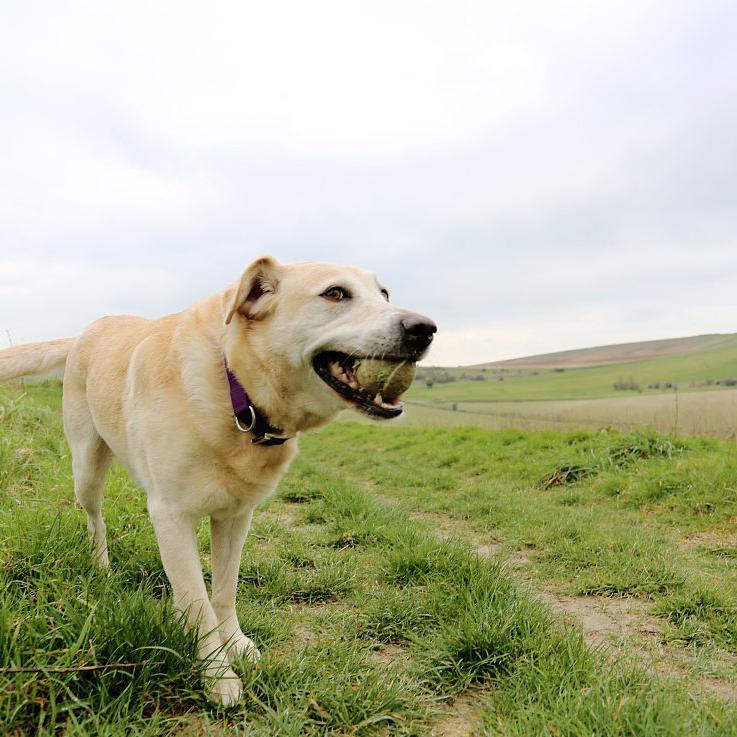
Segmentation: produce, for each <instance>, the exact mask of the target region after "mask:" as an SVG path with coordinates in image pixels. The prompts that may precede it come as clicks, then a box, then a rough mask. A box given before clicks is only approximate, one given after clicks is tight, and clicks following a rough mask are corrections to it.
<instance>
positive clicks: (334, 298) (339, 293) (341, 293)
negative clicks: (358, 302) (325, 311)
mask: <svg viewBox="0 0 737 737" xmlns="http://www.w3.org/2000/svg"><path fill="white" fill-rule="evenodd" d="M320 296H321V297H325V299H329V300H330V301H331V302H342V301H343V300H344V299H350V298H351V295H350V294H349V293H348V290H346V289H343V287H330V289H326V290H325V291H324V292H323V293H322V294H321V295H320Z"/></svg>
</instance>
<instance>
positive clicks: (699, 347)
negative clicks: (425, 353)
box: [471, 333, 737, 368]
mask: <svg viewBox="0 0 737 737" xmlns="http://www.w3.org/2000/svg"><path fill="white" fill-rule="evenodd" d="M731 343H737V333H713V334H711V335H695V336H692V337H688V338H670V339H666V340H648V341H642V342H639V343H620V344H616V345H602V346H595V347H593V348H581V349H578V350H572V351H558V352H555V353H544V354H541V355H537V356H524V357H522V358H512V359H508V360H506V361H492V362H490V363H481V364H477V365H474V366H472V367H471V368H579V367H583V366H603V365H606V364H613V363H627V362H629V361H642V360H647V359H653V358H662V357H664V356H683V355H687V354H690V353H699V352H701V351H708V350H711V349H713V348H718V347H720V346H723V345H725V344H731Z"/></svg>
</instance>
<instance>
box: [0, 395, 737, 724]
mask: <svg viewBox="0 0 737 737" xmlns="http://www.w3.org/2000/svg"><path fill="white" fill-rule="evenodd" d="M0 412H1V413H2V414H1V415H0V417H1V418H2V419H1V422H2V436H1V437H0V529H1V530H2V531H3V533H2V535H0V561H1V562H2V567H1V569H0V669H2V670H0V733H2V734H7V735H14V736H15V735H18V736H20V735H26V734H38V735H52V734H53V735H110V737H116V736H118V735H129V734H137V735H144V736H148V735H151V736H153V735H174V734H177V735H180V734H184V735H187V734H198V735H199V734H217V735H220V734H222V735H225V734H229V735H232V734H243V735H246V734H248V735H255V736H258V735H276V734H278V735H287V736H288V737H289V736H290V735H294V736H295V737H296V735H308V736H310V735H315V736H317V735H359V736H360V735H377V734H379V735H427V734H429V733H430V731H431V729H432V728H433V726H438V725H439V724H441V723H442V720H443V719H444V718H445V716H446V714H447V712H448V709H449V708H452V707H451V706H450V705H451V704H452V703H453V700H454V699H461V700H462V699H464V698H466V699H470V700H471V701H472V703H473V705H474V706H475V707H476V716H475V721H474V724H473V729H474V732H475V733H476V734H484V735H518V736H520V737H521V736H523V735H525V736H530V737H531V736H532V735H542V734H545V735H548V734H550V735H558V734H560V735H580V736H581V737H584V735H586V736H588V735H592V734H596V735H605V736H606V735H612V736H614V735H616V736H620V735H621V736H625V735H648V736H650V735H653V736H655V737H658V736H660V735H663V736H666V735H679V736H680V735H683V737H687V736H688V737H692V736H693V735H737V710H736V709H735V708H734V706H732V705H731V704H728V703H725V702H722V701H720V700H718V699H715V698H712V697H709V696H706V695H701V694H695V692H692V691H690V690H687V689H686V686H685V685H680V684H679V683H678V682H677V681H674V680H672V679H667V678H661V677H657V676H655V675H653V674H651V673H648V672H645V671H644V670H641V669H639V668H638V667H637V666H636V664H633V662H631V661H630V660H629V659H627V658H626V657H624V656H622V657H621V658H620V659H619V660H618V661H613V660H612V658H611V657H609V656H608V655H607V654H606V653H603V652H598V651H594V650H592V649H590V648H589V647H588V646H587V645H586V643H585V641H584V639H583V637H582V635H581V632H580V631H579V630H577V629H575V628H570V627H567V626H563V625H562V624H561V623H560V622H559V621H558V620H557V619H556V618H554V617H553V616H552V615H551V614H550V612H549V611H548V610H547V609H546V608H545V607H543V606H542V605H541V604H540V603H538V602H537V601H536V600H535V599H533V598H532V597H531V596H530V595H529V594H527V593H525V592H524V591H523V590H522V589H521V588H520V586H519V585H518V584H517V583H515V582H514V581H513V579H512V578H511V576H510V574H509V571H508V569H507V568H506V566H505V565H504V563H503V560H502V559H501V558H500V559H496V560H488V559H485V558H480V557H479V556H478V555H476V554H475V553H474V551H473V548H472V545H471V543H470V542H469V541H468V540H464V539H458V538H453V539H449V540H445V541H439V540H437V539H436V538H435V536H434V535H433V529H432V526H431V523H430V522H426V523H423V522H418V521H416V520H413V519H411V518H410V516H409V515H408V512H409V511H411V509H416V510H425V511H428V512H429V511H433V512H436V513H442V515H445V516H447V517H448V518H452V519H455V520H457V522H458V524H460V525H462V526H463V528H464V529H467V530H468V536H467V537H469V538H470V537H472V536H473V535H476V534H480V533H492V532H493V534H498V535H499V536H500V537H503V538H504V539H505V540H506V541H508V544H509V545H510V546H514V545H515V544H517V543H518V542H520V543H522V544H524V545H527V546H531V547H533V549H534V550H535V551H536V557H537V562H536V563H535V564H534V565H535V566H536V575H537V576H539V577H540V580H543V579H544V580H546V581H555V582H559V583H561V582H562V583H564V584H566V585H568V586H570V587H572V588H576V589H588V588H591V589H592V590H596V591H604V592H611V593H617V594H622V593H627V594H631V595H635V596H641V597H648V598H650V599H652V601H653V602H654V605H657V606H658V607H659V611H661V615H662V618H663V620H664V621H669V622H670V624H669V627H671V630H670V631H671V633H672V636H673V637H680V638H682V639H684V640H685V639H686V638H688V641H689V642H690V643H691V646H692V647H694V648H698V647H707V646H710V645H711V644H713V643H714V642H719V643H723V645H724V647H726V648H729V649H732V648H733V647H734V645H735V637H734V628H733V626H732V624H731V621H732V620H731V619H730V617H729V616H727V615H726V614H725V610H724V606H725V603H729V602H730V601H731V600H730V599H729V598H728V597H727V594H726V593H725V592H726V590H727V589H728V588H729V586H730V585H731V579H730V578H729V576H730V575H733V574H729V573H727V571H728V570H729V565H731V558H730V557H729V555H721V554H720V555H715V554H713V553H711V552H704V553H703V556H702V557H703V559H704V560H708V561H709V563H708V565H710V566H712V569H711V570H714V571H719V573H720V582H719V585H718V586H717V584H715V583H714V582H713V581H711V579H709V578H708V577H707V576H705V575H704V576H701V577H700V574H699V570H698V566H697V565H696V563H697V562H700V561H701V558H698V560H697V559H694V560H690V559H688V558H685V557H683V559H681V558H679V557H678V556H676V555H674V554H673V549H674V548H673V546H674V542H673V539H674V535H675V533H674V530H675V529H676V528H678V530H679V534H681V533H682V532H684V531H686V532H696V531H703V530H714V529H718V528H719V526H720V525H726V524H728V522H729V519H730V516H731V515H732V514H733V513H734V511H735V510H734V504H735V500H734V499H733V498H732V497H733V494H734V480H733V479H734V476H733V471H734V470H735V454H734V452H733V450H732V449H731V448H729V447H727V446H724V445H721V444H718V443H711V442H704V441H688V442H682V441H673V440H670V439H668V438H662V437H659V436H651V435H641V436H631V437H624V436H619V435H616V434H610V433H601V434H593V435H592V434H585V433H579V434H576V435H572V434H569V435H556V434H554V433H520V432H501V433H489V432H483V431H480V430H474V429H470V428H465V429H461V430H453V431H448V432H444V433H443V434H442V435H440V436H439V435H438V433H437V432H436V431H428V430H414V429H392V428H380V427H371V428H367V427H362V426H359V425H347V424H340V425H334V426H333V427H332V428H330V429H328V430H326V431H324V432H322V433H319V434H315V435H312V436H306V437H305V438H304V439H303V443H304V452H303V454H302V456H301V457H300V459H299V460H298V461H297V462H296V464H295V466H294V468H293V470H292V471H291V472H290V474H289V476H288V477H287V478H286V479H285V481H284V483H283V485H282V488H281V492H280V495H279V497H278V498H277V499H275V500H273V501H271V502H270V503H268V504H267V505H265V508H264V509H262V510H260V511H259V512H258V513H257V515H256V518H255V524H254V530H253V533H252V535H251V536H250V538H249V542H248V544H247V549H246V553H245V555H244V558H243V562H242V566H241V577H240V584H239V597H238V601H239V616H240V618H241V621H242V623H243V625H244V630H245V631H246V632H247V633H248V634H250V635H251V636H253V637H254V639H255V640H256V641H257V643H258V644H259V646H260V648H261V650H262V652H263V654H264V658H263V660H262V662H261V663H260V664H259V665H258V666H257V667H249V666H248V665H246V664H245V663H244V664H241V666H240V667H239V670H240V672H241V675H242V677H243V680H244V684H245V689H246V698H245V700H244V702H243V704H242V705H240V706H238V707H237V708H234V709H232V710H230V711H228V712H224V711H219V710H217V709H215V708H213V707H212V706H210V705H209V704H208V703H207V702H206V700H205V698H204V694H203V691H202V687H201V684H200V682H199V679H198V677H197V664H196V663H195V661H194V660H193V653H194V643H193V641H192V638H191V637H190V636H188V635H186V634H185V633H184V632H183V631H182V630H181V629H180V627H179V625H178V624H177V623H176V621H175V618H174V617H173V613H172V611H171V604H170V593H169V589H168V585H167V583H166V580H165V577H164V576H163V572H162V570H161V565H160V562H159V560H158V556H157V552H156V548H155V545H154V542H153V535H152V533H151V527H150V524H149V522H148V520H147V517H146V513H145V504H144V500H143V496H142V493H141V492H140V490H138V489H137V488H136V487H135V485H134V484H133V483H132V482H131V481H130V480H129V479H128V478H127V476H126V475H125V474H124V473H123V472H122V471H120V469H118V468H115V469H114V470H113V474H112V477H111V479H110V484H109V489H108V496H107V503H106V517H107V520H108V529H109V533H110V554H111V561H112V566H113V573H112V574H111V575H110V576H107V575H103V574H101V573H100V572H98V571H96V570H94V569H93V568H92V567H91V565H90V556H89V551H88V550H87V543H86V540H85V537H84V534H83V533H84V520H83V514H82V512H81V511H80V510H78V509H77V508H76V507H75V506H74V504H73V502H72V494H71V480H70V474H69V458H68V452H67V450H66V448H65V446H64V443H63V439H62V435H61V427H60V416H59V391H58V388H56V387H54V386H44V385H40V386H33V387H30V388H29V389H28V392H27V394H25V395H24V396H21V392H20V391H19V390H17V389H15V388H13V387H0ZM564 465H565V466H568V467H571V466H577V467H585V468H587V469H588V472H587V474H586V475H585V477H583V476H581V477H579V478H578V480H576V479H574V478H566V479H564V481H562V482H561V483H559V484H558V483H556V484H549V483H548V484H546V482H545V480H546V479H549V478H551V474H554V472H555V470H556V469H560V468H562V467H563V466H564ZM546 487H547V488H546ZM377 489H378V490H379V491H380V492H381V495H387V496H391V497H394V498H398V499H401V500H402V503H403V504H404V505H406V507H407V510H403V509H401V508H399V507H398V506H397V505H396V504H394V503H392V504H390V503H388V502H387V501H386V500H385V499H384V498H383V496H379V495H378V494H377ZM572 493H574V494H577V495H578V497H577V498H575V497H571V494H572ZM637 520H640V524H639V528H638V526H637V525H636V521H637ZM643 520H646V522H645V523H643ZM207 530H208V528H207V526H206V525H203V526H202V528H201V530H200V538H201V542H202V545H203V547H204V549H205V551H206V550H207V546H208V531H207ZM722 547H725V546H722ZM722 547H720V548H719V549H720V550H721V549H722ZM699 555H702V554H701V553H700V554H699ZM116 662H117V663H128V662H138V663H141V665H140V666H138V667H136V668H131V669H125V670H110V669H109V670H98V671H80V670H76V671H75V670H73V671H71V672H68V673H54V672H52V671H51V670H50V669H52V668H63V667H67V668H75V667H79V666H83V665H89V664H97V665H103V664H110V663H116ZM9 667H34V668H38V669H39V672H37V673H32V674H28V673H17V674H14V673H8V672H7V670H6V669H7V668H9Z"/></svg>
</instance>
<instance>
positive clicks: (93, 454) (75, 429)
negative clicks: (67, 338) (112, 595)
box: [63, 382, 112, 568]
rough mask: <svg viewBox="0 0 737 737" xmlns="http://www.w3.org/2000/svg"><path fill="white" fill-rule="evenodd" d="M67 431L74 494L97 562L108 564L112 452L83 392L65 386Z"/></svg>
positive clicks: (103, 565) (103, 566) (105, 565)
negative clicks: (106, 509)
mask: <svg viewBox="0 0 737 737" xmlns="http://www.w3.org/2000/svg"><path fill="white" fill-rule="evenodd" d="M63 408H64V432H65V433H66V436H67V442H68V443H69V449H70V451H71V453H72V474H73V476H74V495H75V496H76V497H77V501H78V502H79V503H80V504H81V505H82V507H83V508H84V510H85V512H87V532H88V533H89V536H90V541H91V543H92V547H93V555H94V559H95V562H96V563H97V564H98V565H99V566H101V567H102V568H107V567H108V565H109V560H108V554H107V531H106V529H105V522H104V521H103V519H102V497H103V489H104V486H105V476H106V475H107V471H108V468H109V467H110V462H111V460H112V452H111V450H110V448H108V446H107V444H106V443H105V441H104V440H103V439H102V438H101V437H100V435H99V433H98V432H97V429H96V428H95V424H94V422H93V421H92V416H91V415H90V410H89V407H88V405H87V399H86V397H85V395H84V392H83V391H81V390H80V389H78V388H76V387H68V386H67V382H65V384H64V395H63Z"/></svg>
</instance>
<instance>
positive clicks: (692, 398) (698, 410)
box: [346, 389, 737, 439]
mask: <svg viewBox="0 0 737 737" xmlns="http://www.w3.org/2000/svg"><path fill="white" fill-rule="evenodd" d="M346 417H347V418H349V417H350V415H349V414H347V413H346ZM398 422H401V423H403V424H405V425H408V426H413V427H428V426H430V427H437V426H459V425H476V426H479V427H484V428H487V429H502V428H510V427H517V428H522V429H552V430H571V429H576V428H584V429H595V428H607V427H615V428H618V429H620V430H633V429H637V428H649V429H654V430H657V431H659V432H663V433H671V432H675V433H676V434H680V435H690V436H693V435H709V436H711V437H716V438H730V439H734V438H735V437H736V436H737V391H735V390H734V389H725V390H722V391H713V392H695V391H694V392H677V393H676V392H668V393H665V392H664V393H661V394H651V395H644V396H639V395H634V396H632V395H630V396H625V397H605V398H601V399H579V400H569V401H566V400H551V401H538V402H443V403H431V402H416V401H415V402H408V403H407V408H406V412H405V416H404V417H402V418H401V419H400V420H399V421H398Z"/></svg>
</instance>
